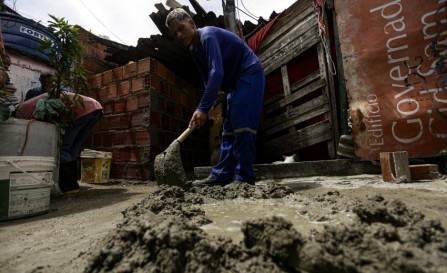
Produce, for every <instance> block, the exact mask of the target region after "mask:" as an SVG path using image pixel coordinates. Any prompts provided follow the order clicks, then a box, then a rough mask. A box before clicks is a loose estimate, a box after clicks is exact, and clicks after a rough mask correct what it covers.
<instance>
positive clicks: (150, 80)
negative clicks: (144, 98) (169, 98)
mask: <svg viewBox="0 0 447 273" xmlns="http://www.w3.org/2000/svg"><path fill="white" fill-rule="evenodd" d="M146 86H147V88H151V89H153V90H155V91H157V92H161V80H160V79H159V78H157V77H154V76H152V75H148V76H147V77H146Z"/></svg>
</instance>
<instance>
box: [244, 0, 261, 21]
mask: <svg viewBox="0 0 447 273" xmlns="http://www.w3.org/2000/svg"><path fill="white" fill-rule="evenodd" d="M241 3H242V6H243V7H244V8H245V10H246V11H247V12H248V13H250V15H251V16H253V17H257V18H259V16H256V15H254V14H253V13H251V12H250V11H249V10H248V9H247V7H246V6H245V5H244V1H242V0H241Z"/></svg>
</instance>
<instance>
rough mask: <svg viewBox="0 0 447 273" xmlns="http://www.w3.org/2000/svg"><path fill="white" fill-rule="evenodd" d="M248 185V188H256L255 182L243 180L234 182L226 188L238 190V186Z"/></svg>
mask: <svg viewBox="0 0 447 273" xmlns="http://www.w3.org/2000/svg"><path fill="white" fill-rule="evenodd" d="M242 185H247V186H254V185H255V182H254V181H252V182H248V181H241V180H234V181H233V182H231V183H230V184H228V185H226V186H225V188H236V187H238V186H242Z"/></svg>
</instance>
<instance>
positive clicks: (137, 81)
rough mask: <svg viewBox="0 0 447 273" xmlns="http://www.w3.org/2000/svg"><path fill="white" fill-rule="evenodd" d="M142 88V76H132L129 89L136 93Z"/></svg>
mask: <svg viewBox="0 0 447 273" xmlns="http://www.w3.org/2000/svg"><path fill="white" fill-rule="evenodd" d="M143 89H144V77H138V78H132V85H131V88H130V91H131V92H132V93H136V92H139V91H142V90H143Z"/></svg>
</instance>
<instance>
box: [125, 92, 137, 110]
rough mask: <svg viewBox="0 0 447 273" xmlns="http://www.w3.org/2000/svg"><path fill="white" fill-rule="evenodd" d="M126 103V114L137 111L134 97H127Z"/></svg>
mask: <svg viewBox="0 0 447 273" xmlns="http://www.w3.org/2000/svg"><path fill="white" fill-rule="evenodd" d="M126 103H127V105H126V108H127V111H128V112H130V111H133V110H137V109H138V99H137V97H136V96H128V97H127V102H126Z"/></svg>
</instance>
